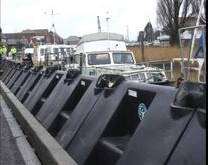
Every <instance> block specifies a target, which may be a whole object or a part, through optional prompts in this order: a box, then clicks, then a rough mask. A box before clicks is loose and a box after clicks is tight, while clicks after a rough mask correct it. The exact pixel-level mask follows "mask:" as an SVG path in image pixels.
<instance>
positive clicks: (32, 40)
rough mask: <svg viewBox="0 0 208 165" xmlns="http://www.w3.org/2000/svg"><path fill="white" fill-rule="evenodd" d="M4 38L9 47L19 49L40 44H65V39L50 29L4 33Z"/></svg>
mask: <svg viewBox="0 0 208 165" xmlns="http://www.w3.org/2000/svg"><path fill="white" fill-rule="evenodd" d="M2 38H3V39H4V40H5V42H6V43H7V45H8V46H9V47H11V46H14V47H16V48H18V49H21V48H23V47H33V46H34V45H38V44H53V43H54V38H55V42H56V44H63V39H62V38H61V37H60V36H59V35H58V34H57V33H55V34H54V33H53V32H51V31H49V30H48V29H35V30H30V29H27V30H23V31H22V32H19V33H3V34H2Z"/></svg>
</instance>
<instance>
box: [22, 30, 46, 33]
mask: <svg viewBox="0 0 208 165" xmlns="http://www.w3.org/2000/svg"><path fill="white" fill-rule="evenodd" d="M48 32H49V31H48V29H34V30H30V29H26V30H23V31H22V32H21V33H39V34H43V33H46V34H47V33H48Z"/></svg>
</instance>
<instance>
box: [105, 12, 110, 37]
mask: <svg viewBox="0 0 208 165" xmlns="http://www.w3.org/2000/svg"><path fill="white" fill-rule="evenodd" d="M106 14H107V16H106V18H105V19H106V23H107V33H108V40H109V39H110V32H109V20H110V19H111V18H110V16H109V12H108V11H107V12H106Z"/></svg>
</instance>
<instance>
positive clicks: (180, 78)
mask: <svg viewBox="0 0 208 165" xmlns="http://www.w3.org/2000/svg"><path fill="white" fill-rule="evenodd" d="M183 81H184V76H183V73H181V75H180V77H178V79H177V82H176V83H177V84H176V88H179V87H180V85H181V84H182V83H183Z"/></svg>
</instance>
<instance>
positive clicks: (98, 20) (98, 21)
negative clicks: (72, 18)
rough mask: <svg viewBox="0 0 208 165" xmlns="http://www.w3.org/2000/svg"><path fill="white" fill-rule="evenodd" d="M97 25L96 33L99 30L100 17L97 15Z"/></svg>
mask: <svg viewBox="0 0 208 165" xmlns="http://www.w3.org/2000/svg"><path fill="white" fill-rule="evenodd" d="M97 25H98V33H100V32H101V26H100V17H99V16H97Z"/></svg>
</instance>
